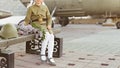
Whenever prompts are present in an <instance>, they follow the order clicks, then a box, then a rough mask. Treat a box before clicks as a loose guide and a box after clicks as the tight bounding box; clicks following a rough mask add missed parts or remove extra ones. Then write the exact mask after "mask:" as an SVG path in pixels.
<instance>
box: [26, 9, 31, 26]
mask: <svg viewBox="0 0 120 68" xmlns="http://www.w3.org/2000/svg"><path fill="white" fill-rule="evenodd" d="M31 14H32V11H31V9H30V7H29V8H28V10H27V13H26V17H25V24H29V23H30V21H31Z"/></svg>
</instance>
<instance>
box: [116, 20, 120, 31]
mask: <svg viewBox="0 0 120 68" xmlns="http://www.w3.org/2000/svg"><path fill="white" fill-rule="evenodd" d="M116 27H117V29H120V21H119V22H117V23H116Z"/></svg>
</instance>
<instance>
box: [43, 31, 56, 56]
mask: <svg viewBox="0 0 120 68" xmlns="http://www.w3.org/2000/svg"><path fill="white" fill-rule="evenodd" d="M47 45H48V58H52V57H53V49H54V35H53V34H50V33H49V32H46V34H45V39H44V40H43V41H42V47H41V54H43V55H45V51H46V48H47Z"/></svg>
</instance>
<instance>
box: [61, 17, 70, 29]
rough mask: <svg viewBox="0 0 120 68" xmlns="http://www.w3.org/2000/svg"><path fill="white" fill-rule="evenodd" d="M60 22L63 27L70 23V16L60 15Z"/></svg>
mask: <svg viewBox="0 0 120 68" xmlns="http://www.w3.org/2000/svg"><path fill="white" fill-rule="evenodd" d="M59 24H60V25H61V26H62V27H63V26H66V25H68V24H69V19H68V17H60V19H59Z"/></svg>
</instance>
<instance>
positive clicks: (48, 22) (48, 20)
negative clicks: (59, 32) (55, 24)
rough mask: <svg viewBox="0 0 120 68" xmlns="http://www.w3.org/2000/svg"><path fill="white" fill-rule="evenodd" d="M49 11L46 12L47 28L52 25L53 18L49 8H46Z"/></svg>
mask: <svg viewBox="0 0 120 68" xmlns="http://www.w3.org/2000/svg"><path fill="white" fill-rule="evenodd" d="M46 9H47V11H46V18H47V26H48V25H50V26H51V25H52V17H51V15H50V12H49V9H48V7H47V8H46Z"/></svg>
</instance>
